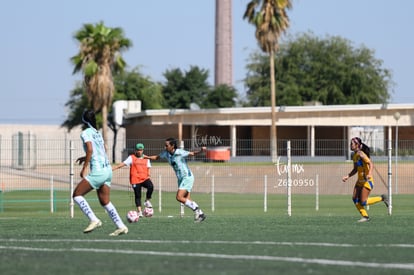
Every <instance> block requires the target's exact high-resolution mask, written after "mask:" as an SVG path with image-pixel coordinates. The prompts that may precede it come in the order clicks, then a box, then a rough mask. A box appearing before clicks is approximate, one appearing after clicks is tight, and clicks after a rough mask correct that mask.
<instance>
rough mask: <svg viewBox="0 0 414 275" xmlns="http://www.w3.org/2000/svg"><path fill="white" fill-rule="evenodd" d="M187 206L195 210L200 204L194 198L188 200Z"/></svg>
mask: <svg viewBox="0 0 414 275" xmlns="http://www.w3.org/2000/svg"><path fill="white" fill-rule="evenodd" d="M185 206H187V207H189V208H191V210H193V211H195V210H196V209H197V208H198V204H197V203H196V202H195V201H192V200H186V201H185Z"/></svg>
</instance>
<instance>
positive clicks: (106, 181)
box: [72, 110, 128, 236]
mask: <svg viewBox="0 0 414 275" xmlns="http://www.w3.org/2000/svg"><path fill="white" fill-rule="evenodd" d="M82 122H83V123H84V124H85V126H86V127H87V128H86V129H85V130H84V131H83V132H82V133H81V139H82V142H83V148H84V150H85V153H86V156H84V157H80V158H78V159H77V162H78V163H79V164H82V163H83V167H82V170H81V172H80V176H81V178H82V180H81V181H80V182H79V183H78V185H77V186H76V188H75V190H74V191H73V195H72V197H73V200H74V201H75V202H76V204H78V205H79V208H80V209H81V210H82V212H83V213H84V214H85V216H86V217H88V219H89V225H88V227H86V228H85V230H84V231H83V232H84V233H89V232H92V231H93V230H94V229H96V228H98V227H100V226H102V222H101V221H100V220H99V219H98V217H96V215H95V213H94V212H93V210H92V208H91V207H90V206H89V203H88V202H87V201H86V200H85V198H84V196H85V195H86V194H87V193H89V192H90V191H91V190H92V189H96V194H97V195H98V199H99V202H100V203H101V205H102V207H104V208H105V210H106V212H107V213H108V215H109V217H110V218H111V219H112V221H113V222H114V223H115V225H116V226H117V229H116V230H115V231H114V232H112V233H111V234H109V235H110V236H118V235H121V234H127V233H128V228H127V227H126V226H125V224H124V223H123V221H122V219H121V217H120V216H119V214H118V211H117V210H116V208H115V206H114V205H113V204H112V203H111V201H110V198H109V197H110V190H111V189H110V187H111V180H112V167H111V165H110V163H109V159H108V156H107V154H106V150H105V145H104V141H103V138H102V135H101V133H99V132H98V130H97V129H96V118H95V113H94V112H93V111H91V110H86V111H85V112H83V114H82ZM88 167H89V170H90V171H89V174H87V172H88Z"/></svg>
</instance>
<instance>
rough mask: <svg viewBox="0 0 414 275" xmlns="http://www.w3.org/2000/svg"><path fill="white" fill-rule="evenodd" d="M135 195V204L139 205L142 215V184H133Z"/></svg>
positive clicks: (140, 214)
mask: <svg viewBox="0 0 414 275" xmlns="http://www.w3.org/2000/svg"><path fill="white" fill-rule="evenodd" d="M132 188H133V190H134V196H135V206H136V207H137V211H138V215H139V216H140V217H142V207H141V192H142V190H141V184H134V185H132Z"/></svg>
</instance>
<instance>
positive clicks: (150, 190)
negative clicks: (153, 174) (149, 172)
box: [142, 179, 154, 208]
mask: <svg viewBox="0 0 414 275" xmlns="http://www.w3.org/2000/svg"><path fill="white" fill-rule="evenodd" d="M142 186H143V187H145V188H146V189H147V193H146V196H145V203H144V206H145V207H148V208H152V204H151V198H152V193H153V192H154V184H152V181H151V180H150V179H147V180H146V181H144V183H143V184H142Z"/></svg>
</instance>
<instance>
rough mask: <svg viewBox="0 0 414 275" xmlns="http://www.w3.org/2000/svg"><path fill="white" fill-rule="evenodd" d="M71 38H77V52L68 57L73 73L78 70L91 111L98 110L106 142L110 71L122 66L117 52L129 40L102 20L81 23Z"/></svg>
mask: <svg viewBox="0 0 414 275" xmlns="http://www.w3.org/2000/svg"><path fill="white" fill-rule="evenodd" d="M74 38H75V39H76V40H77V41H78V42H79V53H78V54H77V55H75V56H73V57H72V58H71V61H72V63H73V64H74V66H75V68H74V70H73V73H74V74H75V73H77V72H79V71H82V73H83V76H84V84H85V88H86V93H87V96H88V100H89V103H90V105H91V107H92V108H93V110H94V111H95V112H99V111H102V135H103V139H104V142H105V144H107V141H108V134H107V131H108V112H109V108H110V106H111V104H112V96H113V93H114V83H113V79H112V73H113V72H118V71H122V70H123V69H124V68H125V66H126V63H125V61H124V59H123V58H122V56H121V54H120V53H121V51H124V50H126V49H128V48H129V47H131V46H132V42H131V41H130V40H129V39H127V38H125V36H124V32H123V30H122V29H121V28H108V27H106V26H105V25H104V24H103V22H100V23H97V24H95V25H93V24H84V25H83V27H82V28H81V29H80V30H79V31H77V32H76V33H75V35H74Z"/></svg>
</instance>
